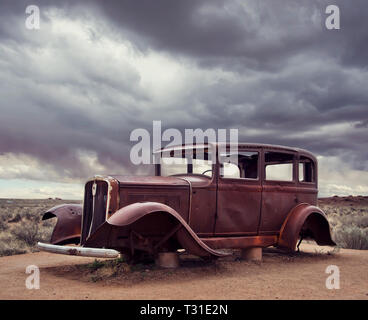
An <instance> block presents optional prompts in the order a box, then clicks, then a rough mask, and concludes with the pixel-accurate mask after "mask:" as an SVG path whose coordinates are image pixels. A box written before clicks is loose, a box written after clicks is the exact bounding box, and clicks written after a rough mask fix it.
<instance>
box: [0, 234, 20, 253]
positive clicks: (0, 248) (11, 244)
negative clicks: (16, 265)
mask: <svg viewBox="0 0 368 320" xmlns="http://www.w3.org/2000/svg"><path fill="white" fill-rule="evenodd" d="M26 252H27V246H26V245H25V244H24V242H22V241H19V240H17V239H15V238H14V236H12V234H11V233H10V232H6V233H2V234H1V238H0V256H11V255H14V254H21V253H26Z"/></svg>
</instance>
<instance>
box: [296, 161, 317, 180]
mask: <svg viewBox="0 0 368 320" xmlns="http://www.w3.org/2000/svg"><path fill="white" fill-rule="evenodd" d="M314 171H315V169H314V163H313V161H312V160H311V159H309V158H307V157H304V156H301V157H300V159H299V181H300V182H314V181H315V178H314V176H315V173H314Z"/></svg>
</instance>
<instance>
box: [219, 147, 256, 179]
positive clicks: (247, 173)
mask: <svg viewBox="0 0 368 320" xmlns="http://www.w3.org/2000/svg"><path fill="white" fill-rule="evenodd" d="M258 158H259V153H258V152H252V151H241V152H239V153H238V154H232V155H230V154H228V153H226V154H222V155H221V157H220V159H221V171H220V174H221V177H223V178H241V179H258Z"/></svg>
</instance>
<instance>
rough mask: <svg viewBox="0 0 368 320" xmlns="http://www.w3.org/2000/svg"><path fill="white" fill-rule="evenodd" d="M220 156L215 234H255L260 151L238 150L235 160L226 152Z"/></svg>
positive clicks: (258, 212) (258, 199) (257, 219)
mask: <svg viewBox="0 0 368 320" xmlns="http://www.w3.org/2000/svg"><path fill="white" fill-rule="evenodd" d="M219 156H220V175H219V179H218V187H217V216H216V223H215V230H214V234H215V235H217V236H219V235H224V236H225V235H234V236H235V235H256V234H257V230H258V226H259V219H260V209H261V195H262V185H261V179H260V169H259V168H260V152H259V150H252V149H246V150H239V152H238V156H237V157H236V158H237V162H238V163H233V162H231V161H229V162H228V161H227V160H226V159H227V158H229V154H228V153H227V154H220V155H219ZM232 158H234V155H232ZM221 159H222V160H221Z"/></svg>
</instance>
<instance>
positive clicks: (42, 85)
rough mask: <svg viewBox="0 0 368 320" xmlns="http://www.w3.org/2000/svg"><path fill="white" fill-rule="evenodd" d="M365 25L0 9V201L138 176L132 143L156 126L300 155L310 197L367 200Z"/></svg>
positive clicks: (286, 16) (307, 14) (88, 8)
mask: <svg viewBox="0 0 368 320" xmlns="http://www.w3.org/2000/svg"><path fill="white" fill-rule="evenodd" d="M29 4H34V5H38V6H39V8H40V12H41V20H40V29H39V30H28V29H26V28H25V19H26V17H27V15H26V14H25V8H26V7H27V5H29ZM330 4H335V5H337V6H339V8H340V12H341V29H340V30H327V28H326V27H325V19H326V17H327V15H326V13H325V10H326V7H327V6H328V5H330ZM367 17H368V3H367V2H366V1H363V0H356V1H354V2H353V3H351V2H347V1H342V0H334V1H333V3H331V1H324V0H312V1H311V0H301V1H298V2H295V1H292V0H276V1H275V0H265V1H262V2H260V1H256V0H248V1H224V0H215V1H214V0H211V1H194V0H186V1H179V0H177V1H169V0H165V1H163V0H159V1H148V0H145V1H142V0H141V1H112V0H108V1H97V0H96V1H92V0H88V1H79V2H78V1H63V2H62V4H61V3H60V1H46V0H39V1H36V0H34V1H31V2H29V1H8V0H5V1H2V2H1V5H0V83H1V86H0V97H1V100H0V111H1V117H0V180H3V183H2V184H1V190H0V196H11V195H10V194H9V192H7V191H6V190H5V188H3V186H4V185H5V182H6V181H16V180H17V179H18V180H19V179H21V180H27V181H36V182H37V181H38V182H37V183H43V182H44V183H45V185H47V183H48V181H50V182H51V181H52V182H58V183H63V184H69V185H70V186H75V185H77V184H81V183H83V181H84V180H86V179H87V178H88V177H90V176H92V175H94V174H106V173H110V174H112V173H119V174H128V173H129V174H132V173H137V174H144V173H149V172H150V170H151V169H150V168H148V167H136V166H133V165H132V164H131V162H130V159H129V152H130V148H131V147H132V145H133V142H131V141H129V136H130V133H131V131H132V130H134V129H136V128H145V129H147V130H149V131H151V128H152V121H153V120H161V121H162V124H163V129H165V128H177V129H179V130H181V131H184V129H185V128H193V129H195V128H202V129H203V130H205V129H207V128H214V129H219V128H237V129H239V140H240V141H248V142H260V143H275V144H281V145H288V146H296V147H301V148H306V149H308V150H310V151H312V152H314V153H315V154H316V155H317V156H318V157H319V158H320V175H321V179H320V189H321V195H332V194H364V193H365V194H367V193H368V185H367V184H368V175H367V170H368V160H367V159H368V151H367V149H366V146H367V143H368V132H367V130H368V126H367V122H368V109H367V108H368V90H367V87H368V86H367V84H368V71H367V62H368V56H367V53H368V51H367V46H368V41H367V40H368V19H366V18H367ZM63 188H64V185H63ZM73 188H74V187H73ZM11 190H12V192H14V189H11ZM19 190H23V189H22V187H21V184H19ZM48 190H49V191H48V192H49V194H50V195H51V194H55V193H57V192H59V191H57V189H52V188H51V187H50V188H49V189H48ZM63 190H64V189H63ZM73 190H74V189H73ZM19 192H20V191H19ZM37 192H39V188H38V187H37V188H35V189H34V192H33V196H34V197H36V196H37ZM61 192H63V194H67V195H68V196H69V195H70V193H67V192H64V191H61ZM28 194H32V192H31V193H29V192H28V193H27V195H28ZM58 195H59V194H55V196H58ZM42 196H44V194H42ZM75 197H81V195H80V194H77V193H76V194H75Z"/></svg>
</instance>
